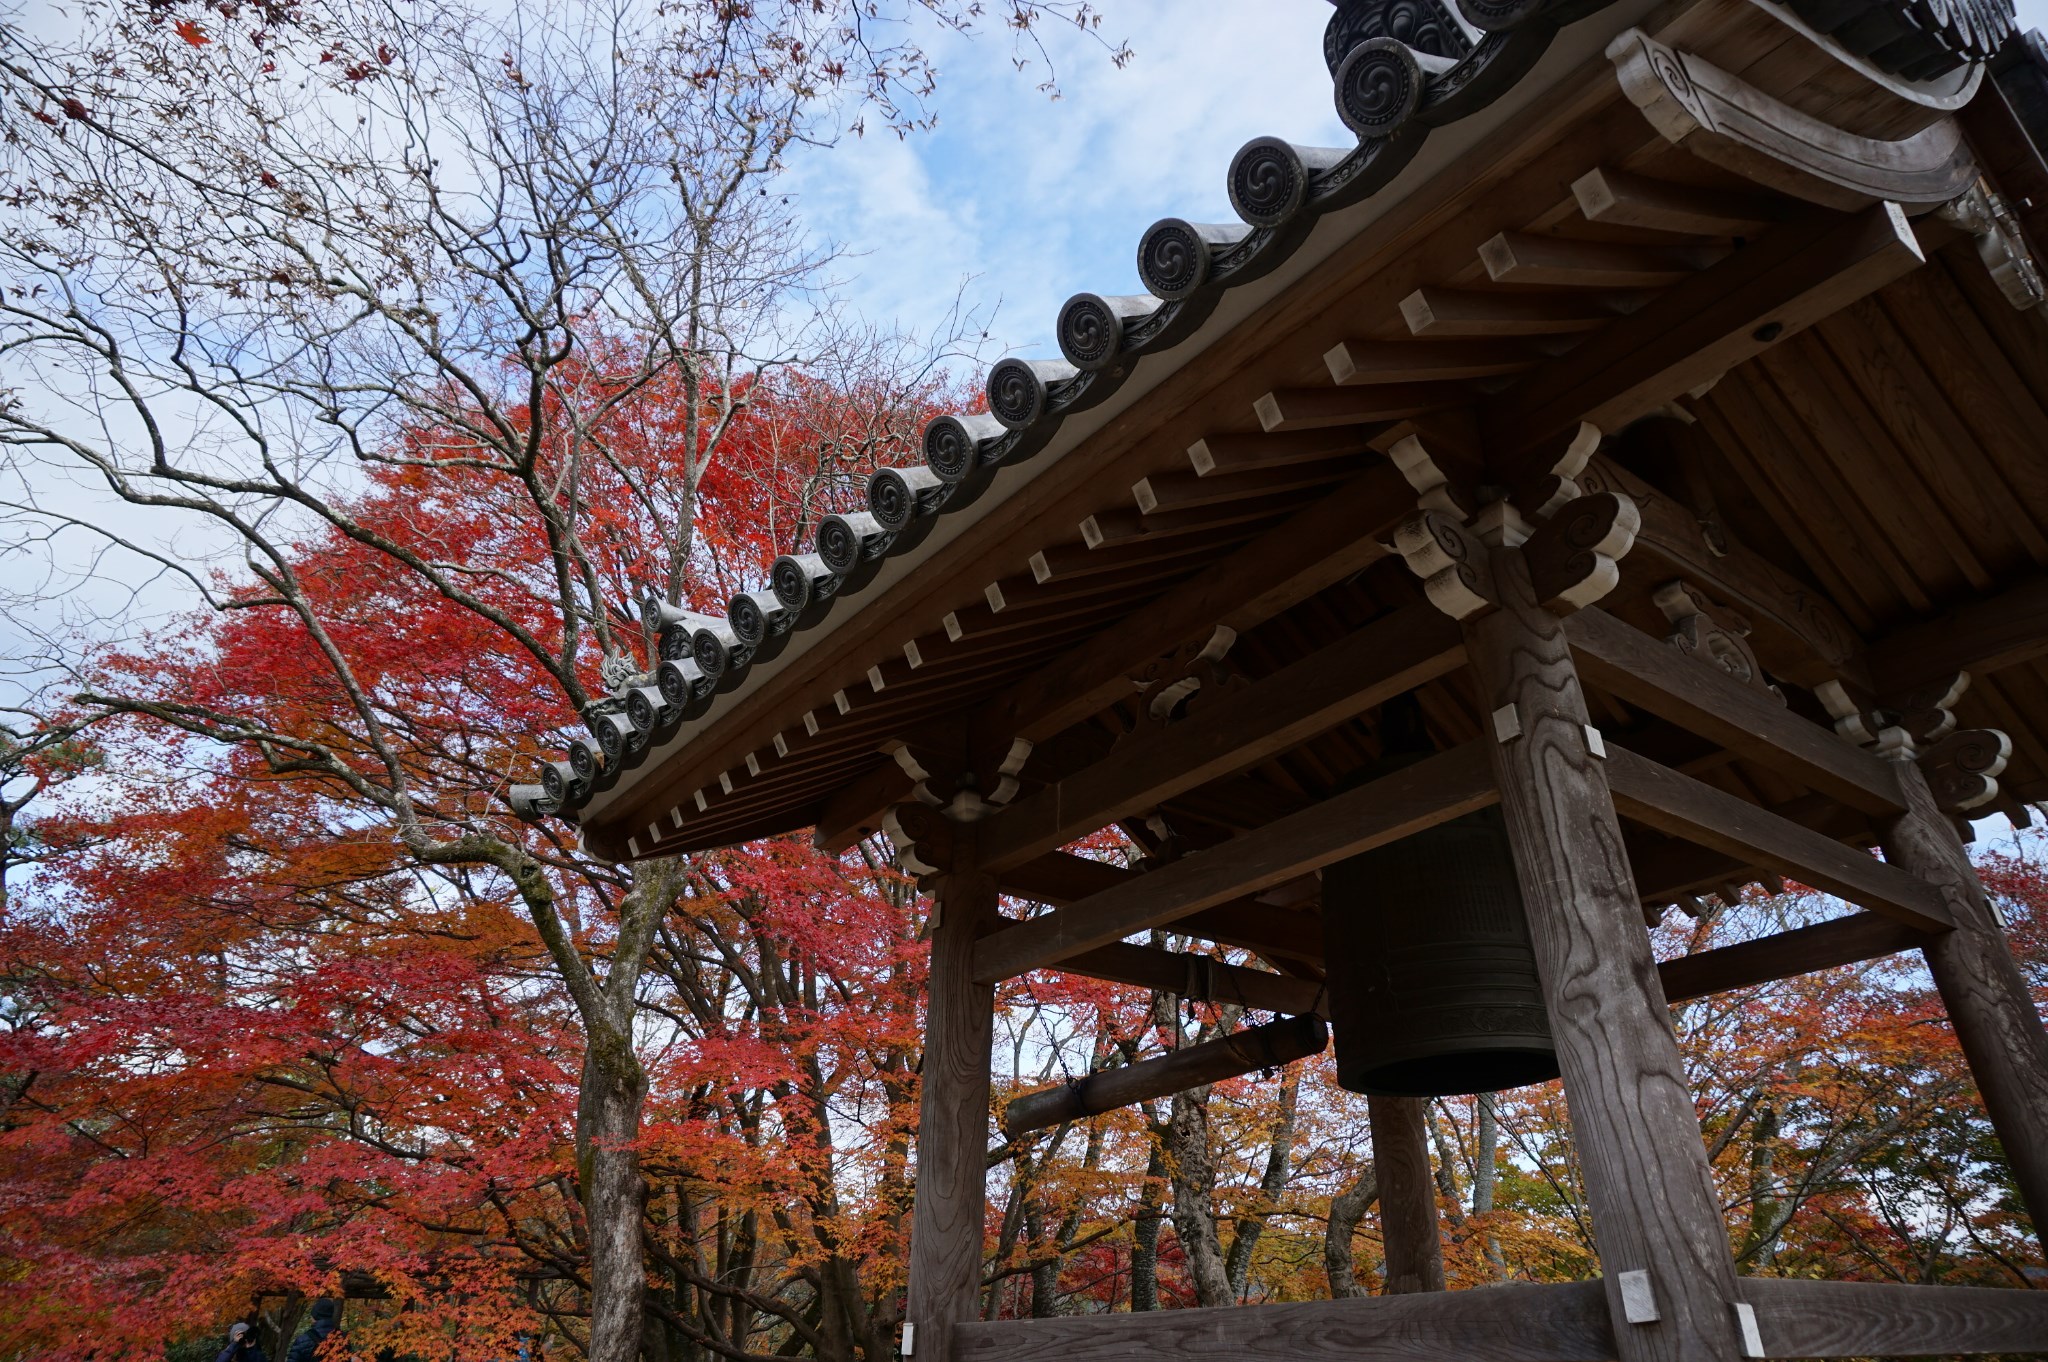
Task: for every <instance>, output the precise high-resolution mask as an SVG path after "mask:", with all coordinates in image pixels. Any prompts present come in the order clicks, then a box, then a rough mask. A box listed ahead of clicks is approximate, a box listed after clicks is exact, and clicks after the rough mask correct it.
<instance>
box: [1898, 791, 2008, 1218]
mask: <svg viewBox="0 0 2048 1362" xmlns="http://www.w3.org/2000/svg"><path fill="white" fill-rule="evenodd" d="M1892 767H1893V769H1895V770H1896V771H1897V772H1898V775H1899V789H1900V790H1901V791H1902V792H1903V793H1904V795H1905V797H1906V804H1907V811H1906V812H1905V813H1904V814H1902V815H1901V816H1900V817H1899V818H1897V819H1896V820H1894V821H1893V823H1892V825H1891V827H1890V828H1888V829H1887V830H1886V832H1885V837H1884V858H1885V859H1886V860H1887V861H1890V862H1891V863H1892V864H1893V865H1896V866H1899V867H1901V868H1903V869H1906V870H1910V871H1912V872H1914V873H1915V874H1917V875H1919V876H1920V877H1921V878H1922V879H1924V880H1927V881H1929V882H1930V883H1932V884H1934V885H1936V886H1938V887H1939V888H1940V889H1941V891H1942V897H1943V898H1944V899H1945V900H1947V902H1948V907H1949V912H1950V913H1951V914H1953V915H1954V917H1955V920H1956V928H1955V930H1954V931H1952V932H1944V933H1942V934H1941V935H1940V936H1939V937H1937V938H1935V940H1934V941H1932V942H1931V943H1929V944H1928V945H1927V946H1926V947H1924V948H1923V951H1924V954H1925V955H1926V957H1927V965H1928V968H1929V970H1930V971H1931V972H1932V973H1933V975H1934V985H1935V987H1936V988H1938V989H1940V990H1941V1000H1942V1003H1943V1005H1944V1006H1946V1007H1947V1009H1948V1016H1949V1023H1950V1025H1952V1026H1954V1027H1955V1031H1956V1039H1957V1040H1959V1041H1961V1042H1962V1046H1963V1055H1964V1057H1965V1058H1966V1059H1968V1060H1969V1062H1970V1072H1971V1074H1972V1075H1973V1076H1974V1077H1975V1078H1976V1080H1977V1088H1978V1091H1979V1092H1981V1093H1982V1094H1983V1095H1984V1109H1985V1110H1986V1111H1987V1112H1989V1113H1990V1116H1991V1124H1992V1127H1993V1128H1994V1129H1995V1130H1997V1132H1998V1140H1999V1143H2000V1144H2002V1145H2004V1146H2005V1157H2006V1159H2007V1160H2008V1161H2010V1163H2011V1164H2012V1170H2013V1180H2014V1181H2015V1182H2017V1183H2018V1184H2019V1189H2020V1199H2021V1200H2022V1201H2023V1202H2024V1203H2025V1204H2026V1208H2027V1213H2028V1215H2030V1216H2031V1217H2033V1221H2034V1235H2035V1237H2036V1238H2037V1239H2039V1240H2040V1241H2041V1245H2042V1248H2043V1249H2044V1250H2048V1032H2043V1030H2042V1029H2041V1015H2040V1013H2039V1012H2037V1011H2036V1010H2035V1008H2034V999H2033V994H2032V993H2031V992H2030V991H2029V990H2028V988H2027V982H2026V979H2025V978H2024V977H2023V976H2022V975H2021V974H2020V969H2019V965H2018V963H2017V962H2016V961H2014V959H2013V957H2012V949H2011V948H2010V947H2009V946H2008V945H2007V944H2006V940H2005V931H2004V929H2003V928H2002V927H2001V926H2000V925H1999V923H1998V919H1997V917H1996V916H1995V915H1994V914H1993V913H1992V911H1991V903H1990V900H1989V899H1987V898H1986V897H1985V895H1984V886H1983V885H1982V884H1980V883H1979V882H1978V880H1977V872H1976V870H1975V869H1974V868H1973V867H1972V866H1971V865H1970V857H1969V853H1968V852H1967V851H1965V850H1964V849H1963V840H1962V838H1961V837H1960V836H1958V835H1957V833H1956V830H1955V827H1954V826H1953V825H1952V824H1951V823H1950V822H1949V821H1948V819H1947V818H1946V817H1945V816H1944V815H1943V814H1942V813H1941V812H1940V810H1939V809H1938V808H1936V806H1935V801H1934V796H1933V794H1932V793H1931V792H1930V791H1929V790H1928V787H1927V778H1926V777H1925V776H1924V775H1922V774H1921V771H1920V768H1919V767H1918V766H1917V765H1915V764H1914V763H1913V762H1912V761H1911V760H1903V761H1901V760H1895V761H1893V762H1892Z"/></svg>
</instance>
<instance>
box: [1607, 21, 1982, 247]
mask: <svg viewBox="0 0 2048 1362" xmlns="http://www.w3.org/2000/svg"><path fill="white" fill-rule="evenodd" d="M1607 59H1608V60H1609V61H1611V62H1613V63H1614V68H1615V74H1616V75H1617V76H1618V77H1619V78H1620V80H1621V88H1622V90H1623V91H1624V92H1625V93H1626V94H1627V95H1628V97H1629V100H1630V102H1632V103H1633V104H1634V105H1635V106H1636V107H1637V108H1639V109H1641V110H1642V111H1643V116H1644V117H1645V118H1647V119H1649V121H1650V125H1651V126H1652V127H1654V128H1655V129H1656V130H1657V131H1658V132H1659V133H1661V134H1663V136H1664V138H1665V140H1666V141H1668V142H1670V143H1672V144H1673V145H1675V146H1681V147H1684V148H1685V149H1686V150H1687V151H1689V152H1691V153H1693V154H1694V155H1695V156H1698V157H1699V158H1701V159H1702V160H1705V161H1711V162H1713V163H1714V164H1715V165H1718V166H1721V167H1723V168H1725V169H1728V170H1732V171H1734V172H1735V173H1736V174H1738V175H1741V176H1744V177H1745V178H1747V179H1750V180H1753V181H1755V182H1756V183H1758V184H1761V185H1766V186H1768V187H1770V188H1772V189H1776V190H1779V191H1780V192H1782V193H1786V194H1790V195H1792V196H1793V197H1795V198H1800V199H1805V200H1806V201H1807V202H1809V203H1818V204H1822V205H1825V206H1826V207H1829V208H1839V209H1843V210H1845V211H1848V210H1853V209H1858V208H1868V207H1870V206H1871V205H1872V204H1876V203H1883V202H1890V203H1897V204H1905V205H1909V206H1916V207H1924V208H1932V207H1935V206H1937V205H1939V204H1944V203H1947V202H1948V201H1949V200H1951V199H1953V198H1955V197H1956V196H1958V195H1959V194H1962V193H1963V192H1964V191H1965V190H1967V189H1968V188H1969V187H1970V185H1971V184H1972V183H1973V182H1974V181H1975V180H1976V178H1977V167H1976V164H1975V162H1973V161H1972V160H1971V158H1970V152H1969V148H1968V147H1967V146H1966V145H1965V144H1964V142H1963V134H1962V128H1961V126H1960V125H1959V124H1957V122H1956V121H1955V119H1954V118H1952V117H1945V118H1942V119H1939V120H1937V121H1936V122H1934V123H1933V124H1931V125H1929V126H1928V127H1927V128H1925V129H1923V130H1922V131H1920V132H1917V133H1915V134H1914V135H1913V136H1911V137H1908V138H1905V139H1903V140H1901V141H1897V142H1885V141H1879V140H1875V139H1872V138H1868V137H1858V136H1856V135H1854V134H1853V133H1848V132H1844V131H1843V130H1842V129H1840V128H1836V127H1832V126H1830V125H1828V124H1826V123H1823V122H1821V121H1820V120H1819V119H1817V118H1814V117H1811V116H1810V115H1808V114H1804V113H1801V112H1800V111H1799V110H1797V109H1794V108H1793V107H1792V106H1790V105H1789V104H1785V103H1783V102H1782V101H1780V100H1777V99H1773V98H1772V97H1771V96H1769V95H1767V94H1765V93H1764V92H1763V91H1761V90H1759V89H1757V88H1756V87H1754V86H1752V85H1749V84H1747V83H1745V82H1743V81H1741V80H1738V79H1736V78H1735V77H1734V76H1731V75H1729V74H1728V73H1727V72H1726V71H1723V70H1721V69H1720V68H1719V67H1717V66H1715V65H1714V64H1713V63H1711V62H1708V61H1704V60H1702V59H1701V58H1699V57H1697V56H1694V55H1693V54H1691V53H1689V52H1681V51H1678V50H1677V49H1675V48H1670V47H1666V46H1665V45H1664V44H1663V43H1660V42H1657V41H1656V40H1655V39H1653V38H1651V37H1650V36H1649V35H1648V34H1646V33H1644V32H1643V31H1642V30H1641V29H1638V28H1631V29H1629V30H1627V31H1626V32H1624V33H1622V34H1621V35H1620V36H1618V37H1617V38H1615V39H1614V41H1613V42H1611V43H1609V44H1608V46H1607Z"/></svg>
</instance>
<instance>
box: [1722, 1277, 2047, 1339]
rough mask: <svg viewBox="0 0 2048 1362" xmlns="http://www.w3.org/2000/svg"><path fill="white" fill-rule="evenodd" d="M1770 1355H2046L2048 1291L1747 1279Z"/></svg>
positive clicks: (1747, 1295)
mask: <svg viewBox="0 0 2048 1362" xmlns="http://www.w3.org/2000/svg"><path fill="white" fill-rule="evenodd" d="M1736 1289H1737V1291H1738V1293H1739V1294H1740V1295H1741V1298H1742V1299H1743V1300H1744V1301H1746V1302H1748V1303H1749V1305H1750V1306H1751V1307H1752V1308H1753V1309H1754V1310H1755V1311H1756V1322H1757V1334H1758V1336H1759V1337H1760V1338H1761V1340H1762V1342H1763V1352H1762V1354H1761V1355H1762V1356H1764V1357H1930V1356H1937V1355H1939V1356H1954V1355H1956V1354H1969V1353H2025V1354H2030V1355H2039V1353H2040V1351H2041V1349H2042V1346H2043V1345H2044V1344H2048V1291H2026V1290H2016V1289H2010V1288H2003V1289H2002V1288H1999V1287H1991V1286H1920V1285H1915V1284H1910V1283H1903V1282H1810V1281H1802V1280H1800V1279H1799V1278H1796V1277H1744V1278H1742V1279H1741V1280H1740V1281H1739V1282H1738V1283H1737V1284H1736Z"/></svg>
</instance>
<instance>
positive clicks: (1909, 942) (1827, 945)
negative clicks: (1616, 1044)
mask: <svg viewBox="0 0 2048 1362" xmlns="http://www.w3.org/2000/svg"><path fill="white" fill-rule="evenodd" d="M1927 939H1928V938H1927V933H1925V932H1923V931H1920V930H1919V929H1918V928H1916V927H1913V926H1910V925H1908V924H1907V923H1904V922H1900V921H1899V920H1898V919H1896V918H1890V917H1886V916H1884V915H1883V914H1882V913H1852V914H1850V915H1849V916H1848V917H1838V918H1834V919H1832V920H1830V921H1827V922H1816V923H1814V924H1813V925H1812V926H1810V927H1797V928H1794V929H1793V930H1792V931H1789V932H1778V933H1775V934H1773V935H1771V936H1765V937H1759V938H1757V939H1756V940H1754V941H1744V942H1741V943H1740V944H1738V945H1734V946H1722V947H1720V948H1718V949H1716V950H1711V951H1701V952H1700V953H1699V954H1697V955H1687V956H1681V957H1680V958H1678V959H1676V960H1666V961H1664V962H1663V963H1662V964H1660V965H1658V966H1657V973H1658V974H1659V975H1660V976H1662V978H1663V980H1664V998H1665V1001H1667V1002H1674V1003H1682V1002H1684V1001H1686V1000H1687V999H1689V998H1704V997H1706V996H1707V995H1708V994H1711V993H1726V992H1728V991H1730V990H1732V989H1738V988H1750V987H1752V986H1754V985H1756V984H1768V983H1770V982H1771V981H1772V980H1775V979H1790V978H1792V977H1794V976H1795V975H1800V974H1812V973H1813V972H1814V971H1815V970H1823V969H1833V968H1834V967H1835V966H1836V965H1853V964H1857V963H1859V962H1861V961H1864V960H1875V959H1877V958H1878V957H1879V956H1881V955H1894V954H1897V953H1898V952H1899V951H1908V950H1912V949H1913V948H1914V947H1916V946H1920V945H1924V944H1925V943H1926V941H1927Z"/></svg>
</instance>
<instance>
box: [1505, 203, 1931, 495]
mask: <svg viewBox="0 0 2048 1362" xmlns="http://www.w3.org/2000/svg"><path fill="white" fill-rule="evenodd" d="M1923 262H1924V257H1923V256H1922V255H1921V253H1920V245H1919V242H1918V241H1917V240H1915V238H1914V236H1913V229H1912V227H1911V226H1909V225H1908V224H1907V222H1906V218H1905V214H1904V213H1902V212H1901V211H1900V210H1899V208H1898V206H1897V205H1895V204H1880V205H1879V206H1877V207H1876V208H1871V209H1867V210H1865V211H1863V212H1861V213H1857V214H1854V215H1852V216H1849V217H1846V218H1844V217H1841V216H1838V215H1835V214H1821V213H1813V214H1809V215H1808V216H1806V217H1803V218H1801V219H1799V220H1797V221H1794V222H1790V223H1787V224H1786V225H1784V226H1782V227H1779V228H1777V229H1775V230H1774V231H1771V232H1769V233H1767V234H1766V235H1764V236H1763V237H1762V238H1761V239H1760V240H1758V241H1755V242H1752V243H1750V244H1748V245H1745V246H1743V247H1742V248H1741V249H1739V250H1737V251H1736V252H1735V253H1734V254H1732V255H1730V256H1729V257H1728V258H1727V259H1726V260H1724V261H1722V262H1721V263H1720V264H1718V265H1715V266H1714V267H1713V268H1711V269H1708V270H1703V271H1701V272H1700V273H1698V274H1695V275H1693V276H1692V277H1691V278H1689V279H1687V280H1686V281H1685V282H1684V283H1681V284H1679V285H1677V286H1676V287H1673V288H1671V289H1669V290H1667V291H1665V292H1664V293H1662V294H1659V295H1658V296H1657V297H1656V298H1655V299H1653V300H1652V301H1651V302H1649V303H1648V304H1646V305H1645V306H1644V307H1643V308H1641V309H1640V310H1639V311H1637V312H1634V313H1632V314H1631V315H1630V316H1628V317H1627V318H1626V319H1624V320H1622V321H1618V322H1616V323H1615V324H1614V325H1612V326H1610V327H1607V328H1606V329H1605V330H1603V331H1601V332H1600V333H1599V334H1598V335H1596V336H1593V337H1591V338H1589V339H1588V340H1587V341H1586V342H1585V343H1584V344H1583V345H1580V346H1578V347H1577V348H1575V349H1573V350H1572V351H1571V352H1570V353H1568V354H1566V355H1564V356H1562V357H1560V358H1558V359H1556V360H1553V361H1551V362H1550V363H1548V364H1546V365H1544V366H1543V367H1542V368H1540V369H1535V370H1532V371H1530V372H1529V373H1528V374H1525V375H1523V376H1522V377H1521V378H1519V379H1517V380H1516V381H1515V384H1514V386H1513V387H1511V388H1510V389H1509V390H1508V391H1507V392H1506V393H1504V394H1503V395H1502V396H1501V397H1499V398H1496V399H1495V400H1493V401H1492V402H1489V403H1487V404H1486V406H1485V407H1484V408H1483V409H1482V413H1481V420H1482V423H1483V425H1484V428H1485V431H1486V434H1487V439H1488V447H1489V449H1491V450H1494V451H1496V453H1495V455H1494V457H1495V459H1496V461H1497V464H1498V466H1497V468H1496V470H1495V471H1496V474H1497V475H1498V476H1499V477H1500V479H1501V481H1502V482H1504V483H1506V484H1508V485H1509V486H1513V485H1515V484H1516V483H1517V482H1519V481H1520V480H1521V479H1522V477H1524V476H1526V475H1527V474H1529V473H1532V472H1537V471H1541V470H1538V469H1534V468H1530V467H1524V466H1523V464H1524V463H1526V461H1527V459H1528V457H1530V451H1533V450H1536V449H1539V448H1541V447H1542V446H1541V442H1542V441H1544V440H1547V439H1548V438H1549V437H1551V436H1553V435H1555V434H1556V433H1557V432H1559V431H1561V430H1565V429H1567V428H1569V427H1570V426H1572V425H1573V424H1575V423H1577V422H1579V421H1591V422H1592V423H1593V424H1594V425H1596V426H1598V427H1600V428H1601V429H1602V430H1619V429H1621V428H1622V427H1623V426H1625V425H1627V424H1628V423H1629V422H1630V421H1631V420H1633V419H1635V418H1636V417H1638V416H1642V415H1644V414H1646V413H1648V412H1650V411H1653V410H1655V409H1656V408H1657V407H1659V406H1661V405H1662V404H1664V403H1666V402H1669V401H1671V400H1673V399H1675V398H1677V397H1680V396H1683V395H1684V394H1685V393H1687V392H1690V391H1691V390H1693V389H1694V388H1697V387H1699V386H1700V385H1701V384H1703V383H1705V382H1707V381H1708V380H1709V379H1712V378H1715V377H1716V376H1718V375H1720V374H1722V373H1725V372H1727V371H1728V370H1729V369H1732V368H1734V367H1735V366H1736V365H1738V364H1740V363H1741V362H1742V361H1743V360H1746V359H1748V358H1750V357H1751V356H1753V355H1758V354H1762V353H1763V352H1764V351H1765V350H1766V349H1768V348H1769V347H1770V346H1771V345H1772V344H1773V343H1775V342H1776V341H1778V340H1781V339H1783V338H1784V337H1786V336H1789V335H1793V334H1796V333H1797V332H1799V331H1801V330H1803V329H1805V328H1806V327H1808V326H1811V325H1813V324H1814V323H1815V322H1817V321H1820V320H1821V319H1822V318H1825V317H1829V316H1832V315H1834V314H1835V313H1836V312H1838V311H1840V310H1841V309H1842V308H1844V307H1846V306H1847V305H1848V304H1850V303H1852V302H1854V301H1855V300H1856V299H1858V298H1861V297H1863V296H1865V295H1866V294H1869V293H1873V292H1875V291H1876V290H1878V289H1880V288H1882V287H1884V286H1885V285H1886V284H1888V283H1890V282H1891V281H1892V280H1894V279H1897V278H1898V277H1899V276H1900V275H1903V274H1905V273H1906V272H1907V271H1908V270H1911V269H1915V268H1917V267H1918V266H1920V265H1921V264H1922V263H1923Z"/></svg>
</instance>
